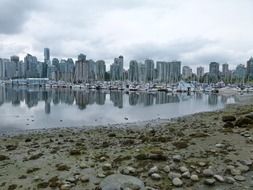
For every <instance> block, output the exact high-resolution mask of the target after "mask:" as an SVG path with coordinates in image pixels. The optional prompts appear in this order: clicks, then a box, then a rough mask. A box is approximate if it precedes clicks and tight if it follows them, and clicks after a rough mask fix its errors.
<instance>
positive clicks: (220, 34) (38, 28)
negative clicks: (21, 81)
mask: <svg viewBox="0 0 253 190" xmlns="http://www.w3.org/2000/svg"><path fill="white" fill-rule="evenodd" d="M44 47H49V48H50V50H51V55H52V56H51V57H57V58H68V57H72V58H74V59H76V57H77V55H78V54H79V53H84V54H86V55H87V58H88V59H94V60H97V59H104V60H106V61H107V64H108V65H109V64H110V63H111V62H112V60H113V58H114V57H117V56H119V55H124V57H125V60H126V62H127V63H126V66H128V61H129V60H131V59H137V60H140V61H142V60H144V59H145V58H152V59H154V60H166V61H170V60H180V61H182V64H183V65H189V66H192V67H193V68H195V67H196V66H198V65H205V67H206V66H207V65H208V64H209V62H210V61H217V62H220V63H224V62H227V63H229V64H231V65H233V66H232V68H233V67H234V66H235V65H236V64H239V63H243V64H245V63H246V61H247V59H249V58H250V56H253V1H252V0H22V1H21V0H0V57H10V56H11V55H14V54H16V55H19V56H21V57H22V58H23V56H24V55H25V54H26V53H31V54H33V55H35V56H37V57H38V58H39V59H40V60H42V59H43V48H44Z"/></svg>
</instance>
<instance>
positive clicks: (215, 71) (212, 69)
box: [209, 62, 220, 76]
mask: <svg viewBox="0 0 253 190" xmlns="http://www.w3.org/2000/svg"><path fill="white" fill-rule="evenodd" d="M219 72H220V71H219V63H217V62H211V63H210V65H209V74H211V75H216V76H218V75H219Z"/></svg>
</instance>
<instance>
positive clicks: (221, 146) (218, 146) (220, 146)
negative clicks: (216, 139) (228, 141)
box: [215, 144, 225, 148]
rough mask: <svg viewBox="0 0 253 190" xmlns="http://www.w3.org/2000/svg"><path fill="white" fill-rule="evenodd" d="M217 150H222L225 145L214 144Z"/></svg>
mask: <svg viewBox="0 0 253 190" xmlns="http://www.w3.org/2000/svg"><path fill="white" fill-rule="evenodd" d="M215 146H216V147H217V148H223V147H224V146H225V145H224V144H216V145H215Z"/></svg>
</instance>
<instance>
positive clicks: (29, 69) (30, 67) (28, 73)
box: [24, 54, 39, 78]
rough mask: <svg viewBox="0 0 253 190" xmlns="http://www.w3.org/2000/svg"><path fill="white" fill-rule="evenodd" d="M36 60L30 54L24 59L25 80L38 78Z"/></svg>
mask: <svg viewBox="0 0 253 190" xmlns="http://www.w3.org/2000/svg"><path fill="white" fill-rule="evenodd" d="M37 64H38V61H37V58H36V57H35V56H32V55H31V54H27V55H26V57H25V58H24V68H25V77H26V78H36V77H39V74H38V71H37Z"/></svg>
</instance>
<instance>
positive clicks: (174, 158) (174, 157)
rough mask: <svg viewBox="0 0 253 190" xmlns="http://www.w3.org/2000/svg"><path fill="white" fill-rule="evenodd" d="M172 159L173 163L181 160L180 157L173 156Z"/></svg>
mask: <svg viewBox="0 0 253 190" xmlns="http://www.w3.org/2000/svg"><path fill="white" fill-rule="evenodd" d="M172 159H173V160H174V161H175V162H180V161H181V160H182V157H181V156H180V155H174V156H173V157H172Z"/></svg>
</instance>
